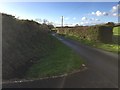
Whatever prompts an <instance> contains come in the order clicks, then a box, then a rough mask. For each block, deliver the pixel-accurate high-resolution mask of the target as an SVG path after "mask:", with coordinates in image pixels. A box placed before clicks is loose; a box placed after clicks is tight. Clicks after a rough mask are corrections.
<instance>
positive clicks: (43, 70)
mask: <svg viewBox="0 0 120 90" xmlns="http://www.w3.org/2000/svg"><path fill="white" fill-rule="evenodd" d="M54 41H55V42H56V47H55V48H54V51H53V52H51V54H50V55H49V56H46V57H45V58H43V59H40V60H39V61H38V62H37V63H36V64H34V65H33V66H32V67H31V68H30V69H29V70H28V71H27V73H26V77H25V78H28V79H29V78H42V77H50V76H54V75H62V74H66V73H70V72H72V71H74V70H79V69H80V68H81V65H82V64H83V63H84V61H83V60H82V59H81V58H80V56H79V55H78V54H76V53H75V52H74V51H73V50H71V49H70V48H69V47H68V46H66V45H64V44H63V43H61V42H60V41H58V40H57V39H55V40H54Z"/></svg>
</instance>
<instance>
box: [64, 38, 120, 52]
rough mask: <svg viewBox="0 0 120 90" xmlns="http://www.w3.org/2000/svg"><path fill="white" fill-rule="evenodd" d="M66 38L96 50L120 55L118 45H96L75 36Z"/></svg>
mask: <svg viewBox="0 0 120 90" xmlns="http://www.w3.org/2000/svg"><path fill="white" fill-rule="evenodd" d="M65 37H66V38H69V39H72V40H76V41H79V42H81V43H82V44H85V45H89V46H92V47H95V48H99V49H102V50H105V51H109V52H113V53H120V49H119V45H118V44H105V43H96V42H93V41H89V40H81V39H79V38H78V37H75V36H65Z"/></svg>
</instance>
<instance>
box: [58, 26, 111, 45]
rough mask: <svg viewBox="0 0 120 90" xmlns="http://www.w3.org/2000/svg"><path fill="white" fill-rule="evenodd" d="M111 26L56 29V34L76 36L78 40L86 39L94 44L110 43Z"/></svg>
mask: <svg viewBox="0 0 120 90" xmlns="http://www.w3.org/2000/svg"><path fill="white" fill-rule="evenodd" d="M112 28H113V26H109V25H96V26H79V27H73V28H68V27H64V28H58V30H57V33H59V34H65V35H69V36H76V37H78V38H80V39H87V40H90V41H94V42H104V43H110V42H112V35H113V31H112Z"/></svg>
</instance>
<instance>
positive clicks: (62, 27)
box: [61, 16, 63, 28]
mask: <svg viewBox="0 0 120 90" xmlns="http://www.w3.org/2000/svg"><path fill="white" fill-rule="evenodd" d="M61 27H62V28H63V16H62V20H61Z"/></svg>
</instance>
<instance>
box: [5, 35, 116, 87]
mask: <svg viewBox="0 0 120 90" xmlns="http://www.w3.org/2000/svg"><path fill="white" fill-rule="evenodd" d="M53 36H55V37H56V38H58V39H59V40H60V41H61V42H63V43H64V44H66V45H67V46H69V47H71V48H72V49H73V50H74V51H75V52H77V53H78V54H79V55H80V56H81V57H82V58H84V59H85V61H86V64H87V65H86V66H87V68H88V69H86V70H84V71H82V72H78V73H75V74H71V75H68V76H65V77H58V78H49V79H43V80H33V81H29V82H18V83H4V84H3V88H14V87H15V88H118V55H117V54H113V53H110V52H106V51H103V50H100V49H96V48H92V47H89V46H85V45H82V44H81V43H78V42H77V41H73V40H70V39H66V38H64V37H62V36H58V35H57V34H53Z"/></svg>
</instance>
